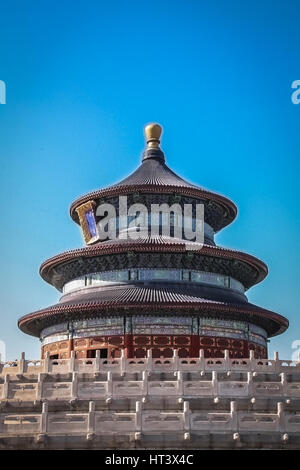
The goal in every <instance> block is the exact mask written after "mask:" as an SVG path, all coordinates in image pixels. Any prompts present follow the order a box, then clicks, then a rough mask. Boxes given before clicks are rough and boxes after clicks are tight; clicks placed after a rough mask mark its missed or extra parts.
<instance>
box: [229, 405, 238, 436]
mask: <svg viewBox="0 0 300 470" xmlns="http://www.w3.org/2000/svg"><path fill="white" fill-rule="evenodd" d="M230 415H231V430H232V431H233V432H237V431H238V414H237V402H236V401H235V400H233V401H231V402H230Z"/></svg>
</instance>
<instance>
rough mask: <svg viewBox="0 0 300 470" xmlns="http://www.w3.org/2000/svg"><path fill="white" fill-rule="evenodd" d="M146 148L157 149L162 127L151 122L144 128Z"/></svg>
mask: <svg viewBox="0 0 300 470" xmlns="http://www.w3.org/2000/svg"><path fill="white" fill-rule="evenodd" d="M144 133H145V138H146V142H147V148H159V144H160V136H161V134H162V127H161V126H160V125H159V124H157V123H156V122H151V123H150V124H147V125H146V126H145V127H144Z"/></svg>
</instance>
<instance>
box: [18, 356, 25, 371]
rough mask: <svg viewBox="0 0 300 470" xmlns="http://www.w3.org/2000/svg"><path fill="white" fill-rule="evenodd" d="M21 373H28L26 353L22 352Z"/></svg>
mask: <svg viewBox="0 0 300 470" xmlns="http://www.w3.org/2000/svg"><path fill="white" fill-rule="evenodd" d="M19 372H20V373H21V374H24V373H25V372H26V360H25V353H24V352H21V358H20V361H19Z"/></svg>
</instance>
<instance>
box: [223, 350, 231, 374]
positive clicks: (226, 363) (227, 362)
mask: <svg viewBox="0 0 300 470" xmlns="http://www.w3.org/2000/svg"><path fill="white" fill-rule="evenodd" d="M224 366H225V370H226V371H228V370H231V362H230V357H229V349H225V351H224Z"/></svg>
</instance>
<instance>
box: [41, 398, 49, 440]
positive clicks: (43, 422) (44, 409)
mask: <svg viewBox="0 0 300 470" xmlns="http://www.w3.org/2000/svg"><path fill="white" fill-rule="evenodd" d="M47 424H48V403H47V402H44V403H43V405H42V414H41V433H42V434H46V432H47Z"/></svg>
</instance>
